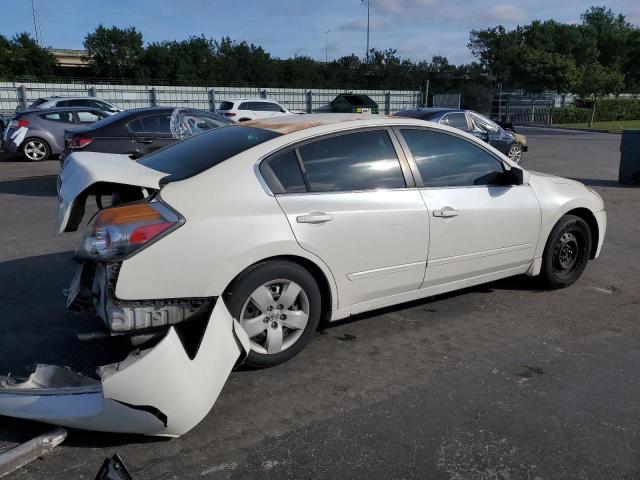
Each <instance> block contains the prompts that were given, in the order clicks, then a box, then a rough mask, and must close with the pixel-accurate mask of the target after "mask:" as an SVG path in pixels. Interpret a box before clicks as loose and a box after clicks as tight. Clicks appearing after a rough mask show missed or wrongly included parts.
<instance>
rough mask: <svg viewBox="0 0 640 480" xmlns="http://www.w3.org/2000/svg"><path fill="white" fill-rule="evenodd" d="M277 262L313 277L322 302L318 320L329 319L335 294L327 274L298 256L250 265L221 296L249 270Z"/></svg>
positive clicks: (284, 256)
mask: <svg viewBox="0 0 640 480" xmlns="http://www.w3.org/2000/svg"><path fill="white" fill-rule="evenodd" d="M277 260H282V261H288V262H291V263H295V264H298V265H300V266H301V267H302V268H304V269H305V270H307V271H308V272H309V273H310V274H311V275H312V276H313V278H314V279H315V281H316V282H317V283H318V288H319V289H320V297H321V300H322V312H321V317H320V320H321V321H328V320H329V319H330V317H331V311H332V310H333V305H334V303H333V302H334V300H337V299H335V298H334V295H335V294H334V291H333V289H332V284H331V283H330V280H329V278H328V277H327V274H326V273H325V271H324V270H323V269H322V268H321V267H320V266H319V265H318V264H316V263H315V262H314V261H312V260H310V259H308V258H305V257H301V256H298V255H275V256H272V257H267V258H263V259H262V260H259V261H257V262H254V263H252V264H251V265H249V266H248V267H247V268H245V269H244V270H242V271H241V272H240V273H238V274H237V275H236V276H235V277H234V278H233V279H232V280H231V281H230V282H229V284H228V285H227V286H226V288H225V289H224V292H223V294H222V295H223V296H226V295H227V294H228V292H229V288H230V287H231V285H233V283H234V282H235V281H236V279H237V278H238V277H240V276H242V275H244V274H245V273H246V272H248V271H249V270H252V269H254V268H256V267H257V266H258V265H260V264H261V263H265V262H272V261H277Z"/></svg>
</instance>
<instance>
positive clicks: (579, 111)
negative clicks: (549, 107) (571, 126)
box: [553, 107, 591, 124]
mask: <svg viewBox="0 0 640 480" xmlns="http://www.w3.org/2000/svg"><path fill="white" fill-rule="evenodd" d="M590 118H591V110H590V109H588V108H576V107H562V108H556V109H555V110H554V111H553V123H558V124H559V123H588V122H589V119H590Z"/></svg>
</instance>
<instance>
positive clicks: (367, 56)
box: [360, 0, 371, 63]
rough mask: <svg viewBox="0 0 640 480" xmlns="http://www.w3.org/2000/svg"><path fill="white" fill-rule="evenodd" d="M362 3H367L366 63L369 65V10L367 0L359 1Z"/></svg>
mask: <svg viewBox="0 0 640 480" xmlns="http://www.w3.org/2000/svg"><path fill="white" fill-rule="evenodd" d="M360 1H362V2H367V54H366V58H367V63H369V23H370V22H369V21H370V20H371V15H370V14H371V10H370V9H369V0H360Z"/></svg>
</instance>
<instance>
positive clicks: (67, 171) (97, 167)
mask: <svg viewBox="0 0 640 480" xmlns="http://www.w3.org/2000/svg"><path fill="white" fill-rule="evenodd" d="M166 176H167V174H166V173H163V172H159V171H157V170H154V169H152V168H149V167H145V166H144V165H140V164H139V163H136V162H134V161H133V160H131V158H129V156H128V155H116V154H110V153H94V152H74V153H72V154H70V155H69V156H68V157H66V158H65V161H64V165H63V167H62V170H61V171H60V176H59V177H58V233H59V234H60V233H62V232H73V231H75V230H77V228H78V225H79V224H80V221H81V220H82V217H83V216H84V210H85V204H86V199H87V196H88V195H90V194H108V193H112V192H113V191H116V190H117V189H118V188H119V187H123V186H124V187H137V188H140V189H141V192H142V189H146V190H147V192H146V195H145V193H142V195H143V196H148V195H149V194H150V192H149V190H151V191H156V190H160V180H161V179H162V178H164V177H166Z"/></svg>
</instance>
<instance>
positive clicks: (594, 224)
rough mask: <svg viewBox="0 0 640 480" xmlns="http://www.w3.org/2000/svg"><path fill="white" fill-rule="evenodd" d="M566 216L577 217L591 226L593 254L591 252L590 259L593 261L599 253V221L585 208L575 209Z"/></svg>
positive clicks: (566, 213)
mask: <svg viewBox="0 0 640 480" xmlns="http://www.w3.org/2000/svg"><path fill="white" fill-rule="evenodd" d="M564 215H575V216H576V217H579V218H581V219H582V220H584V221H585V222H586V223H587V225H589V232H590V233H591V252H589V259H591V260H593V259H594V258H595V256H596V252H597V251H598V239H599V234H600V232H599V231H598V221H597V220H596V217H595V215H594V214H593V212H592V211H591V210H589V209H588V208H585V207H579V208H574V209H573V210H569V211H568V212H565V213H564Z"/></svg>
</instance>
